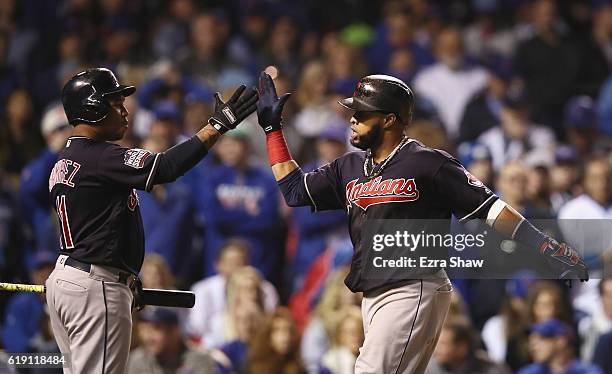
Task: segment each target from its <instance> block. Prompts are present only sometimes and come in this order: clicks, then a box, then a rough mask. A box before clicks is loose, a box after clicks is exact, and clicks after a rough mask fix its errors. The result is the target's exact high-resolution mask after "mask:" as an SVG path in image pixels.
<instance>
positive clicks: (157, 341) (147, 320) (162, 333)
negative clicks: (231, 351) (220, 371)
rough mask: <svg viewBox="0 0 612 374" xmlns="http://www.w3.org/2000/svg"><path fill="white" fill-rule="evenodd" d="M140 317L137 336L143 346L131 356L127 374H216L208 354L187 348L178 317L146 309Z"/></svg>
mask: <svg viewBox="0 0 612 374" xmlns="http://www.w3.org/2000/svg"><path fill="white" fill-rule="evenodd" d="M139 317H140V321H139V325H138V332H139V334H140V337H141V339H142V342H143V346H142V347H138V348H136V349H134V350H133V351H132V352H131V353H130V357H129V360H128V367H127V373H128V374H150V373H183V372H189V373H194V374H196V373H198V374H213V373H216V372H217V370H216V367H215V364H214V361H213V360H212V358H211V357H210V355H209V354H208V353H205V352H203V351H200V350H196V349H193V348H189V347H187V345H186V344H185V342H184V340H183V337H182V336H181V329H180V326H179V317H178V315H177V313H176V312H174V311H173V310H172V309H171V308H162V307H150V306H149V307H147V308H146V309H145V310H143V311H142V312H141V313H140V314H139Z"/></svg>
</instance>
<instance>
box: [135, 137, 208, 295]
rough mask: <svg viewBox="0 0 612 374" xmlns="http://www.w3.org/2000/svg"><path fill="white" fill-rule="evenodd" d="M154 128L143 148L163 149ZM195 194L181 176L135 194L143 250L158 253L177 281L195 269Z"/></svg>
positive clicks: (189, 274) (164, 144)
mask: <svg viewBox="0 0 612 374" xmlns="http://www.w3.org/2000/svg"><path fill="white" fill-rule="evenodd" d="M153 134H154V132H152V133H151V135H150V136H149V137H148V138H147V139H146V140H145V141H144V142H143V144H142V148H144V149H147V150H149V151H151V152H163V151H164V150H166V149H167V148H164V147H166V146H167V144H166V142H165V141H164V140H163V138H162V137H159V136H154V135H153ZM194 202H195V197H194V196H192V194H191V189H190V186H189V185H188V184H187V183H186V181H185V179H184V178H181V179H179V180H178V181H177V182H176V183H171V184H160V185H156V186H155V187H153V189H152V190H151V192H150V193H139V194H138V205H139V206H140V211H141V214H142V223H143V226H144V229H145V230H144V232H145V243H146V245H145V253H157V254H159V255H161V256H162V257H163V258H164V260H165V262H166V263H167V264H168V265H169V266H170V269H171V271H172V273H173V274H175V275H176V276H177V277H178V278H179V283H181V281H182V282H185V281H188V280H189V279H190V276H191V274H192V273H193V272H194V270H195V269H194V266H195V265H196V264H194V261H193V258H195V257H196V253H195V248H194V244H193V237H194V236H195V218H194V215H195V208H194Z"/></svg>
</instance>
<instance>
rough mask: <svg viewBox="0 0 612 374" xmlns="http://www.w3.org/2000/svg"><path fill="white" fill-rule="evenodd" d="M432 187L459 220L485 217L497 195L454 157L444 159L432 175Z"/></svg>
mask: <svg viewBox="0 0 612 374" xmlns="http://www.w3.org/2000/svg"><path fill="white" fill-rule="evenodd" d="M433 183H434V188H435V189H436V191H437V192H438V193H439V194H440V195H441V196H443V198H444V199H445V202H446V203H447V204H448V205H449V206H450V208H451V211H452V212H453V215H454V216H455V217H457V218H458V219H459V220H460V221H467V220H470V219H485V218H486V216H487V213H488V212H489V208H490V207H491V205H493V203H494V202H495V200H497V196H496V195H495V194H494V193H493V192H492V191H491V190H490V189H489V188H488V187H487V186H485V185H484V184H483V183H482V182H481V181H480V180H478V179H477V178H476V177H474V176H473V175H472V174H471V173H470V172H469V171H467V170H466V169H465V168H464V167H463V166H462V165H461V164H460V163H459V162H458V161H456V160H455V159H448V160H446V161H445V162H444V163H443V164H442V165H441V166H440V168H439V169H438V171H437V172H436V174H435V175H434V180H433Z"/></svg>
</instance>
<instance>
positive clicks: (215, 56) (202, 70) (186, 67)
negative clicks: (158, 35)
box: [176, 11, 230, 90]
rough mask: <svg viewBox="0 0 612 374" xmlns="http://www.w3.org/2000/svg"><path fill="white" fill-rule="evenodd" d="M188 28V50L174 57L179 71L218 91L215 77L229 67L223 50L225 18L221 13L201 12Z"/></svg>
mask: <svg viewBox="0 0 612 374" xmlns="http://www.w3.org/2000/svg"><path fill="white" fill-rule="evenodd" d="M190 26H191V28H190V41H191V44H190V46H191V48H186V49H185V50H184V51H183V52H184V53H183V54H180V55H179V56H178V57H176V58H177V59H178V61H179V65H178V68H179V71H181V72H184V73H185V74H186V75H187V76H190V77H193V79H195V80H197V81H198V82H200V84H202V85H204V86H206V87H210V89H213V90H216V89H219V88H220V87H219V82H218V78H219V76H221V73H222V71H223V68H224V67H226V66H229V65H230V64H229V63H230V61H229V59H228V56H227V51H226V48H225V46H226V45H227V39H228V37H229V24H228V20H227V18H226V15H225V14H224V13H223V12H222V11H206V12H202V13H199V14H198V15H197V16H195V17H193V18H192V20H191V25H190Z"/></svg>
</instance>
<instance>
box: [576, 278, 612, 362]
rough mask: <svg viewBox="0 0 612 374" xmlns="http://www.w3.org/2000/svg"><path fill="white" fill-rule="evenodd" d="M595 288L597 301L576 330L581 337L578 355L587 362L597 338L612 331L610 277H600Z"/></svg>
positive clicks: (611, 280)
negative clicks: (597, 292)
mask: <svg viewBox="0 0 612 374" xmlns="http://www.w3.org/2000/svg"><path fill="white" fill-rule="evenodd" d="M597 289H598V291H599V298H600V300H599V302H598V303H596V304H597V305H596V306H595V305H594V306H593V308H592V311H591V314H590V315H589V317H587V318H584V319H583V320H581V321H580V323H579V325H578V332H579V334H580V337H581V338H582V346H581V349H580V357H581V358H582V359H583V360H585V361H588V362H590V361H591V360H592V359H593V353H594V351H595V346H596V345H597V342H598V341H599V338H600V337H601V336H602V335H603V334H605V333H607V332H608V331H612V278H603V279H601V280H600V281H599V284H598V286H597ZM611 357H612V356H611Z"/></svg>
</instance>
